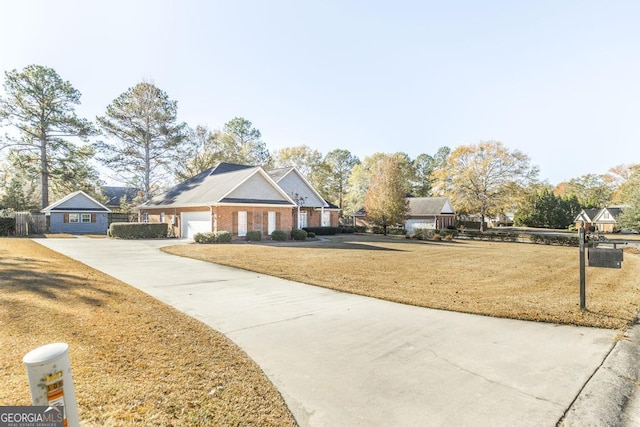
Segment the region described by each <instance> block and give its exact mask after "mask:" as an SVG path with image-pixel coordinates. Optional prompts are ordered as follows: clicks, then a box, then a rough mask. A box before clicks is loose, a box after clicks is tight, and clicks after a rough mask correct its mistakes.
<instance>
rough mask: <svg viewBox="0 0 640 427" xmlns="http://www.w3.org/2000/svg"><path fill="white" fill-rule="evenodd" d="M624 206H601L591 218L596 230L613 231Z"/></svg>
mask: <svg viewBox="0 0 640 427" xmlns="http://www.w3.org/2000/svg"><path fill="white" fill-rule="evenodd" d="M623 209H624V206H609V207H606V208H603V209H601V210H600V212H598V214H597V215H596V216H595V218H593V225H594V226H595V227H596V230H597V231H600V232H603V233H613V231H614V229H615V227H616V225H618V221H617V219H618V217H619V216H620V214H621V213H622V211H623Z"/></svg>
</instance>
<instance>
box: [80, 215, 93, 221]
mask: <svg viewBox="0 0 640 427" xmlns="http://www.w3.org/2000/svg"><path fill="white" fill-rule="evenodd" d="M82 222H91V214H90V213H88V214H82Z"/></svg>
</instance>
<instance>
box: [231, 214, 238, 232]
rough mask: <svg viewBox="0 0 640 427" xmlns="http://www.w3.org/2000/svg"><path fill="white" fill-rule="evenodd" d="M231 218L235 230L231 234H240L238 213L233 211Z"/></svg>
mask: <svg viewBox="0 0 640 427" xmlns="http://www.w3.org/2000/svg"><path fill="white" fill-rule="evenodd" d="M231 217H232V218H233V230H231V233H232V234H238V211H233V212H232V213H231Z"/></svg>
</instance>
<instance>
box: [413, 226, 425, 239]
mask: <svg viewBox="0 0 640 427" xmlns="http://www.w3.org/2000/svg"><path fill="white" fill-rule="evenodd" d="M413 237H415V238H416V239H418V240H422V239H424V229H423V228H414V229H413Z"/></svg>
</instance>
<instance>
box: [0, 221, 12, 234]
mask: <svg viewBox="0 0 640 427" xmlns="http://www.w3.org/2000/svg"><path fill="white" fill-rule="evenodd" d="M15 232H16V219H15V218H0V236H10V235H12V234H13V233H15Z"/></svg>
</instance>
